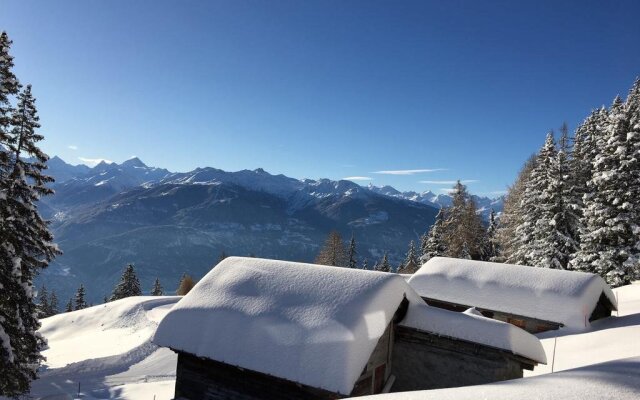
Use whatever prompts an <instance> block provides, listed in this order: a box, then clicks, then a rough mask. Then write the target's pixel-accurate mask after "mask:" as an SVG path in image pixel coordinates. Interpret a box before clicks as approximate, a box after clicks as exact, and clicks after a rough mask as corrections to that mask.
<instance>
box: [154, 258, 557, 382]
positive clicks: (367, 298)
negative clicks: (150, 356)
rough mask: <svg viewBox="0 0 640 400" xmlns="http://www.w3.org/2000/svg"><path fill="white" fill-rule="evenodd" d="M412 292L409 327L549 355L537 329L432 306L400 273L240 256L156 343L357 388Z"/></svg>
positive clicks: (297, 378) (175, 316)
mask: <svg viewBox="0 0 640 400" xmlns="http://www.w3.org/2000/svg"><path fill="white" fill-rule="evenodd" d="M405 297H406V298H407V299H408V300H409V304H410V305H409V308H408V311H407V314H406V317H405V320H404V321H403V324H405V325H406V326H410V327H414V328H416V329H420V330H424V331H428V332H431V333H435V334H439V335H443V336H447V337H451V338H454V339H462V340H468V341H471V342H476V343H482V344H486V345H488V346H491V347H496V348H499V349H504V350H508V351H512V352H513V353H515V354H520V355H523V356H525V357H528V358H531V359H533V360H535V361H538V362H545V359H544V351H542V347H541V345H540V342H539V340H538V339H537V338H535V337H534V336H533V335H530V334H528V333H526V332H524V331H521V330H520V329H518V328H515V327H513V326H511V325H509V324H504V323H500V322H497V321H493V320H490V319H487V318H484V317H478V316H473V315H466V314H460V313H454V312H451V311H446V310H441V309H436V308H433V307H429V306H428V305H426V304H425V303H424V301H423V300H422V299H421V298H420V297H419V296H418V295H417V294H416V293H415V292H414V290H413V289H412V288H411V287H410V286H409V285H408V284H407V283H406V282H405V280H404V279H403V278H402V277H401V276H399V275H396V274H390V273H384V272H375V271H365V270H358V269H349V268H338V267H327V266H320V265H313V264H302V263H292V262H285V261H275V260H264V259H257V258H239V257H229V258H227V259H225V260H224V261H222V262H221V263H220V264H218V265H217V266H216V267H215V268H214V269H213V270H211V271H210V272H209V273H208V274H207V275H206V276H205V277H204V278H203V279H202V280H201V281H200V282H198V284H197V285H196V286H195V287H194V288H193V289H192V290H191V291H190V292H189V294H188V295H186V296H185V297H184V298H183V299H182V300H181V301H180V302H179V303H178V304H177V305H176V306H175V307H174V308H173V309H172V310H171V311H170V312H169V313H168V314H167V316H166V317H165V318H164V319H163V320H162V322H161V323H160V325H159V327H158V329H157V331H156V333H155V337H154V339H153V341H154V342H155V343H156V344H158V345H160V346H165V347H170V348H172V349H174V350H178V351H184V352H187V353H190V354H194V355H196V356H199V357H205V358H209V359H212V360H216V361H220V362H224V363H226V364H230V365H236V366H239V367H242V368H246V369H250V370H253V371H258V372H262V373H265V374H269V375H273V376H277V377H280V378H283V379H287V380H290V381H294V382H298V383H302V384H305V385H309V386H313V387H318V388H323V389H326V390H329V391H332V392H337V393H342V394H349V393H350V392H351V390H352V388H353V385H354V384H355V382H356V380H357V379H358V377H359V376H360V373H361V372H362V370H363V369H364V367H365V366H366V364H367V361H368V360H369V357H370V355H371V353H372V352H373V349H374V348H375V346H376V344H377V342H378V340H379V339H380V337H381V336H382V334H383V333H384V330H385V328H386V327H387V326H388V324H389V323H390V322H391V319H392V318H393V315H394V314H395V312H396V311H397V309H398V306H399V305H400V303H401V302H402V300H403V298H405ZM423 319H428V320H429V321H423ZM514 330H517V331H521V333H518V332H515V331H514ZM514 332H515V333H514ZM491 336H494V337H491ZM524 338H528V339H524ZM536 346H537V348H536Z"/></svg>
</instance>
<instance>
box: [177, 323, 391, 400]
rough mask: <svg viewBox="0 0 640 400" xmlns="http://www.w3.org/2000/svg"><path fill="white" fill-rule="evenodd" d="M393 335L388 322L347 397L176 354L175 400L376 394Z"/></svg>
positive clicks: (387, 371) (386, 371) (318, 399)
mask: <svg viewBox="0 0 640 400" xmlns="http://www.w3.org/2000/svg"><path fill="white" fill-rule="evenodd" d="M393 332H394V330H393V323H390V324H389V325H388V326H387V329H386V330H385V332H384V334H383V335H382V336H381V338H380V339H379V340H378V343H377V345H376V347H375V349H374V350H373V352H372V353H371V356H370V357H369V361H368V362H367V365H366V366H365V368H364V370H363V371H362V374H361V375H360V377H359V378H358V381H357V382H356V384H355V385H354V387H353V390H352V391H351V393H350V394H348V395H343V394H340V393H334V392H331V391H327V390H323V389H319V388H314V387H311V386H308V385H303V384H300V383H297V382H292V381H289V380H286V379H282V378H278V377H275V376H271V375H268V374H264V373H261V372H256V371H252V370H249V369H245V368H240V367H236V366H232V365H229V364H225V363H222V362H218V361H214V360H209V359H206V358H200V357H196V356H194V355H191V354H188V353H183V352H178V367H177V370H176V389H175V398H176V399H189V400H231V399H233V400H294V399H309V400H325V399H339V398H343V397H353V396H365V395H370V394H376V393H380V392H381V391H382V388H383V387H384V385H385V383H386V382H387V379H389V376H390V375H391V355H392V347H393V341H394V340H393Z"/></svg>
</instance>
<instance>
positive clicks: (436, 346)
mask: <svg viewBox="0 0 640 400" xmlns="http://www.w3.org/2000/svg"><path fill="white" fill-rule="evenodd" d="M392 360H393V374H394V376H395V377H396V380H395V382H394V384H393V386H392V387H391V391H392V392H403V391H410V390H428V389H440V388H447V387H458V386H469V385H479V384H483V383H491V382H498V381H504V380H508V379H516V378H522V370H523V369H529V370H531V369H533V367H534V366H535V364H536V363H535V362H533V361H532V360H529V359H526V358H523V357H519V356H517V355H514V354H512V353H510V352H508V351H505V350H501V349H496V348H492V347H488V346H484V345H481V344H477V343H471V342H466V341H462V340H456V339H453V338H447V337H443V336H438V335H435V334H432V333H428V332H422V331H419V330H416V329H413V328H407V327H403V326H396V329H395V342H394V352H393V359H392Z"/></svg>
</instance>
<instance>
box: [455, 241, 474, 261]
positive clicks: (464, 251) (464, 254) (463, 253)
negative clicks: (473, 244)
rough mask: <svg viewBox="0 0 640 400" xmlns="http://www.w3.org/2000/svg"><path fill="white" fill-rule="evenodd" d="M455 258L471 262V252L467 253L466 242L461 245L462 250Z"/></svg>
mask: <svg viewBox="0 0 640 400" xmlns="http://www.w3.org/2000/svg"><path fill="white" fill-rule="evenodd" d="M457 258H461V259H463V260H471V252H470V251H469V245H468V244H467V242H463V243H462V250H461V251H460V254H459V255H458V257H457Z"/></svg>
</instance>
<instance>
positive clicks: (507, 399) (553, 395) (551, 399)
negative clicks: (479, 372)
mask: <svg viewBox="0 0 640 400" xmlns="http://www.w3.org/2000/svg"><path fill="white" fill-rule="evenodd" d="M638 398H640V357H635V358H627V359H622V360H616V361H610V362H608V363H604V364H596V365H590V366H588V367H583V368H580V369H574V370H571V371H565V372H560V373H557V374H553V375H550V374H549V375H543V376H540V377H536V378H525V379H515V380H511V381H505V382H500V383H491V384H488V385H478V386H465V387H460V388H453V389H438V390H424V391H417V392H404V393H392V394H383V395H378V396H367V397H359V399H366V400H480V399H487V400H511V399H520V400H557V399H562V400H590V399H593V400H596V399H597V400H600V399H616V400H637V399H638Z"/></svg>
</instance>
